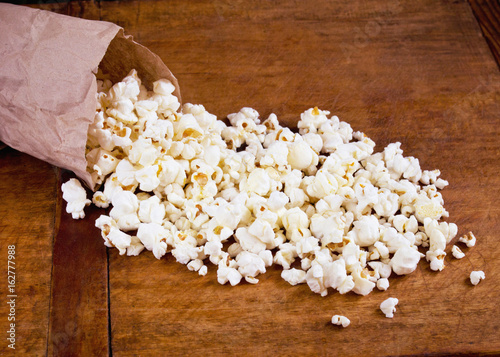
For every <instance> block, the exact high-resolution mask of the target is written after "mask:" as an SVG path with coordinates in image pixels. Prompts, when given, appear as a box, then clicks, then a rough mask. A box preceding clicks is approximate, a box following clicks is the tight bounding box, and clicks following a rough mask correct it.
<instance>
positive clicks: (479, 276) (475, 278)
mask: <svg viewBox="0 0 500 357" xmlns="http://www.w3.org/2000/svg"><path fill="white" fill-rule="evenodd" d="M485 278H486V276H485V275H484V271H482V270H475V271H473V272H471V273H470V282H471V284H472V285H477V284H479V282H480V281H481V280H484V279H485Z"/></svg>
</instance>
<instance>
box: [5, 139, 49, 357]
mask: <svg viewBox="0 0 500 357" xmlns="http://www.w3.org/2000/svg"><path fill="white" fill-rule="evenodd" d="M56 183H57V180H56V175H55V172H54V170H53V169H52V167H51V166H50V165H49V164H47V163H44V162H42V161H40V160H37V159H35V158H33V157H30V156H28V155H25V154H22V153H19V152H17V151H15V150H13V149H11V148H4V149H2V150H1V151H0V192H1V193H2V194H1V197H2V204H0V257H1V258H0V262H1V264H2V270H3V273H2V281H1V284H0V291H1V294H2V295H1V300H2V302H1V304H0V319H1V323H0V326H1V331H2V338H1V341H2V342H1V343H0V355H3V356H7V355H14V354H15V355H24V356H42V355H44V354H45V352H46V348H47V343H46V341H47V331H48V325H49V304H50V273H51V267H52V241H53V233H54V227H55V220H56V212H57V210H56V199H55V197H56V195H57V186H56ZM11 245H14V246H15V254H14V256H15V259H14V260H12V261H14V262H15V265H13V266H12V267H15V270H14V271H13V272H14V273H15V284H10V283H9V282H8V280H7V274H8V273H7V271H8V262H7V261H8V247H9V246H11ZM9 285H15V286H13V287H12V288H13V291H9ZM7 295H16V296H14V297H12V298H14V299H15V306H12V307H13V308H14V310H15V311H12V310H11V306H9V305H8V304H7V302H8V301H10V299H11V297H8V296H7ZM13 305H14V304H13ZM9 315H10V316H9ZM9 317H10V318H11V319H12V318H15V320H11V321H9ZM11 323H14V324H15V327H14V329H15V344H14V345H13V347H15V350H13V349H11V348H9V347H8V346H9V345H10V344H11V343H12V341H8V340H7V338H8V337H10V333H7V331H9V330H10V329H11V327H10V324H11Z"/></svg>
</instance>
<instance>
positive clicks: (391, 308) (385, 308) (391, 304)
mask: <svg viewBox="0 0 500 357" xmlns="http://www.w3.org/2000/svg"><path fill="white" fill-rule="evenodd" d="M398 303H399V300H398V299H396V298H388V299H386V300H384V301H383V302H382V303H381V304H380V310H382V312H383V313H384V315H385V317H389V318H393V317H394V313H395V312H396V305H397V304H398Z"/></svg>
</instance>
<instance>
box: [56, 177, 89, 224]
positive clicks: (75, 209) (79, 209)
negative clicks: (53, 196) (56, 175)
mask: <svg viewBox="0 0 500 357" xmlns="http://www.w3.org/2000/svg"><path fill="white" fill-rule="evenodd" d="M61 190H62V192H63V199H64V200H65V201H66V202H67V205H66V212H67V213H70V214H71V217H73V219H79V218H84V217H85V212H83V209H84V208H85V206H88V205H89V204H90V203H91V201H90V200H89V199H87V193H86V192H85V189H84V188H83V187H82V184H81V183H80V181H78V180H77V179H75V178H71V179H69V180H68V181H67V182H65V183H63V184H62V186H61Z"/></svg>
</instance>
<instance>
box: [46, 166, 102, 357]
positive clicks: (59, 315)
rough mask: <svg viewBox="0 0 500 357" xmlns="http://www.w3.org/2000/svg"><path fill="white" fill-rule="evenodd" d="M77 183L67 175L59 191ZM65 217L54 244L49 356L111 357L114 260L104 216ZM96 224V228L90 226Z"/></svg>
mask: <svg viewBox="0 0 500 357" xmlns="http://www.w3.org/2000/svg"><path fill="white" fill-rule="evenodd" d="M72 177H75V176H74V175H73V174H69V173H68V172H66V171H64V172H63V173H62V174H61V175H59V180H58V187H60V185H61V184H62V183H63V182H66V181H68V180H69V179H70V178H72ZM57 200H58V201H57V202H58V204H59V205H60V207H61V208H62V211H63V214H62V215H61V219H60V222H59V227H58V229H57V235H56V236H55V240H54V248H53V259H52V277H51V286H52V289H51V308H50V326H49V334H48V347H47V348H48V355H49V356H106V355H107V354H108V352H109V344H108V342H109V335H108V260H107V251H106V247H105V246H104V245H103V242H102V238H101V237H100V231H99V229H97V228H96V227H93V224H92V222H95V220H96V219H97V218H98V217H99V215H101V214H102V212H101V211H100V210H99V209H97V208H96V207H91V208H89V209H86V220H85V221H82V220H78V221H75V220H73V219H72V218H71V216H70V215H68V214H66V213H65V207H66V205H65V202H63V201H62V196H61V194H59V195H58V198H57ZM89 222H90V223H89Z"/></svg>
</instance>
